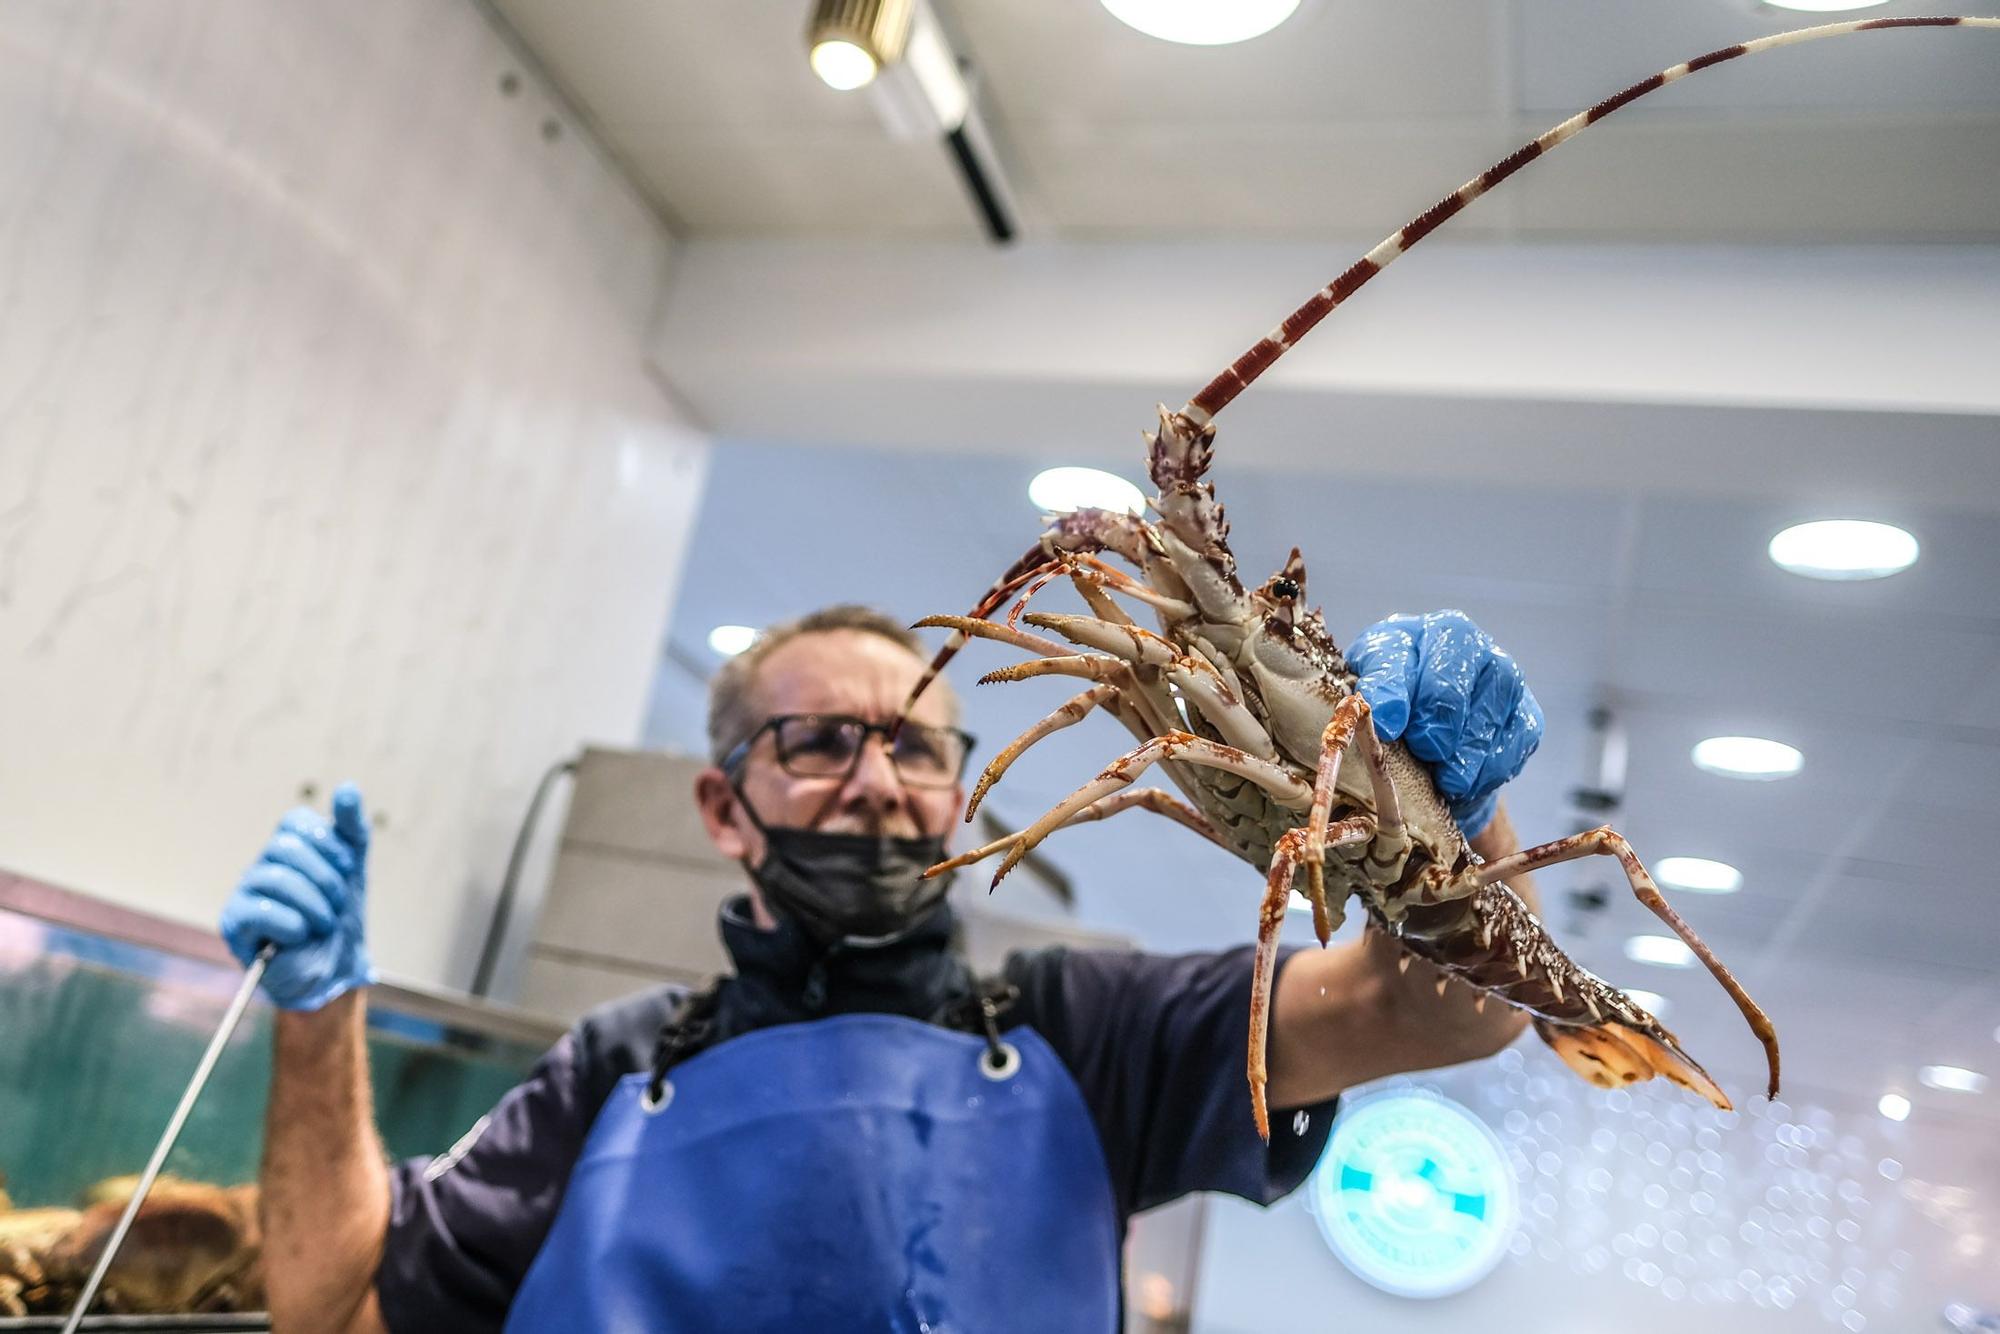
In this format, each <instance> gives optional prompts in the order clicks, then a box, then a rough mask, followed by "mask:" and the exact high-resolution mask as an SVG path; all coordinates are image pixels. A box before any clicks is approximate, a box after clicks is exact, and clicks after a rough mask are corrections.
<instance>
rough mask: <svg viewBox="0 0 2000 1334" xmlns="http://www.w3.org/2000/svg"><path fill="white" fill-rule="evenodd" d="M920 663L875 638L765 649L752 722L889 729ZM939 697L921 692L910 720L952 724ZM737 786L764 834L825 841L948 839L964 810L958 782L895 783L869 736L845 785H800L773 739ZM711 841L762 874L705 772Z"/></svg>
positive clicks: (736, 807)
mask: <svg viewBox="0 0 2000 1334" xmlns="http://www.w3.org/2000/svg"><path fill="white" fill-rule="evenodd" d="M923 670H924V669H923V664H922V663H920V662H919V661H918V660H917V659H916V658H914V657H912V656H911V655H910V654H909V653H908V652H907V651H905V650H904V649H902V648H900V647H898V646H897V645H895V644H893V643H891V642H890V641H889V640H887V639H884V638H883V637H882V636H881V635H876V634H869V633H866V632H864V631H860V630H828V631H822V632H818V633H814V634H804V635H800V636H798V637H797V638H795V639H790V640H787V641H786V642H785V643H783V644H781V645H779V646H778V647H777V648H776V649H774V650H772V652H771V654H770V656H769V657H767V658H765V659H764V661H763V662H762V663H760V664H759V666H758V670H757V679H756V683H755V685H754V687H753V691H752V696H753V699H754V701H755V703H756V705H757V721H758V722H760V723H761V722H762V721H763V720H764V719H766V718H770V717H774V716H776V715H778V714H786V713H844V714H850V715H852V716H854V717H856V718H863V719H866V720H868V721H870V722H878V723H887V722H890V721H891V720H893V719H894V718H895V716H896V713H897V711H898V710H899V709H901V708H902V707H903V701H904V700H905V699H908V698H909V694H910V691H911V690H912V689H913V688H914V687H915V686H916V684H917V679H918V678H919V677H920V676H922V675H923ZM948 713H949V709H948V706H947V703H946V695H945V692H944V690H943V689H941V688H934V689H931V690H927V691H925V692H924V697H923V698H922V699H920V700H918V701H917V706H916V708H915V709H914V710H913V711H912V713H911V715H910V717H911V720H912V721H913V722H918V723H928V724H931V725H933V726H944V725H946V724H947V723H948V722H949V721H950V720H949V717H948ZM736 779H737V785H738V786H739V787H741V788H742V790H743V794H744V796H746V797H748V798H749V800H750V804H751V805H753V806H755V807H756V809H757V814H758V815H759V816H760V817H761V818H762V819H763V821H764V823H765V824H767V825H784V826H790V827H795V828H810V829H819V830H823V831H825V832H827V833H846V834H886V835H889V836H891V837H896V838H919V837H933V836H938V835H943V834H947V833H949V832H950V830H951V828H952V826H953V824H954V823H955V821H956V818H957V816H958V813H959V810H960V809H961V808H962V807H963V806H964V804H965V787H964V784H963V783H954V784H952V785H951V786H950V787H943V788H937V787H909V786H906V785H905V784H904V783H903V781H902V779H901V778H899V777H898V776H897V773H896V769H895V766H894V765H892V764H891V763H890V762H889V755H888V752H887V750H886V749H885V748H884V745H883V742H882V738H881V737H880V736H870V737H869V738H868V740H867V741H866V743H865V744H864V745H863V747H862V751H861V755H860V758H859V759H858V760H857V761H856V762H855V766H854V771H853V772H852V773H850V774H849V775H848V776H847V777H846V778H845V779H840V778H801V777H799V776H797V775H795V774H791V773H788V772H786V771H785V769H784V767H783V766H782V765H780V764H779V763H778V755H777V749H776V739H775V738H774V737H773V736H772V735H771V734H770V733H769V732H766V733H765V734H764V735H762V736H760V737H758V738H757V741H756V743H755V744H754V745H753V746H752V747H751V749H750V753H749V755H748V757H746V758H745V760H744V761H743V764H742V767H741V768H739V769H738V770H737V774H736ZM696 794H697V796H698V798H699V799H700V801H701V806H702V814H703V817H704V819H705V821H706V823H707V825H708V832H709V837H710V838H711V839H712V840H713V841H714V843H715V846H716V849H717V850H718V851H719V852H721V853H722V854H723V855H724V856H725V857H728V858H730V859H731V860H734V861H743V860H747V861H748V862H749V864H750V865H752V866H757V865H761V864H762V862H763V860H764V840H763V836H762V835H760V834H759V833H758V832H757V828H756V826H755V825H753V824H751V823H750V821H749V819H748V818H747V817H746V816H745V815H744V814H743V811H742V808H741V803H739V802H737V801H736V800H735V797H734V794H733V793H731V792H730V791H729V787H728V780H727V778H726V776H725V775H724V774H723V773H722V771H721V770H720V769H711V770H709V771H707V772H705V773H704V774H703V775H702V777H701V780H700V782H699V783H698V785H697V787H696Z"/></svg>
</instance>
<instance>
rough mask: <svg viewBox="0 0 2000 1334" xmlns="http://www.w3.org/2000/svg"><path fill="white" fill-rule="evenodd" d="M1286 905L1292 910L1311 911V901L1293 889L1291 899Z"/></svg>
mask: <svg viewBox="0 0 2000 1334" xmlns="http://www.w3.org/2000/svg"><path fill="white" fill-rule="evenodd" d="M1288 906H1289V907H1290V909H1291V911H1293V912H1311V911H1312V910H1313V901H1312V900H1311V899H1309V898H1307V897H1306V896H1305V895H1303V894H1301V893H1299V892H1298V891H1297V890H1296V889H1295V890H1293V891H1292V901H1291V903H1290V904H1289V905H1288Z"/></svg>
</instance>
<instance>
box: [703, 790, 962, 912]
mask: <svg viewBox="0 0 2000 1334" xmlns="http://www.w3.org/2000/svg"><path fill="white" fill-rule="evenodd" d="M735 791H736V799H737V800H738V801H739V802H742V803H743V813H744V814H745V815H748V816H749V817H750V823H751V824H754V825H756V826H757V831H758V832H759V833H761V834H762V835H763V836H764V864H763V865H762V866H751V865H749V863H747V862H746V863H745V864H744V869H745V870H746V871H748V872H749V873H750V878H751V879H752V880H755V881H756V882H757V888H758V889H760V890H762V891H763V893H764V901H765V902H766V903H768V904H769V905H770V906H771V908H772V910H773V911H775V912H780V913H784V914H785V915H787V916H789V917H791V918H793V919H794V920H796V921H797V922H798V923H799V924H800V925H801V926H803V927H805V929H806V930H807V931H808V932H809V933H810V934H811V935H812V936H813V937H814V939H816V940H818V941H819V942H820V943H821V944H831V943H832V942H834V941H837V940H856V941H881V940H887V939H893V938H894V937H896V936H900V935H902V934H903V933H905V932H907V931H910V930H911V929H913V928H915V927H916V926H917V925H918V924H919V923H921V922H922V921H923V920H924V919H925V918H927V917H929V916H930V914H931V912H932V911H933V910H934V909H935V908H936V907H937V906H938V904H940V903H942V902H943V901H944V895H945V891H946V890H948V889H950V888H951V882H952V879H953V877H954V876H956V875H957V872H956V871H953V872H950V873H948V874H945V875H941V876H937V877H935V878H933V879H930V880H926V879H924V878H923V873H924V868H925V867H928V866H935V865H936V864H937V863H939V862H941V861H943V860H944V857H945V851H944V839H943V837H942V836H940V837H936V838H891V837H889V836H887V835H881V834H830V833H826V832H823V831H821V830H818V829H793V828H788V827H785V826H776V827H774V826H771V825H767V824H765V823H764V821H763V820H762V819H761V818H760V817H759V816H758V814H757V810H756V808H755V807H753V806H752V805H751V804H750V803H749V801H748V800H747V799H745V797H744V796H743V790H742V789H741V788H736V789H735Z"/></svg>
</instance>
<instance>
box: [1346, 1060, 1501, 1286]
mask: <svg viewBox="0 0 2000 1334" xmlns="http://www.w3.org/2000/svg"><path fill="white" fill-rule="evenodd" d="M1517 1190H1518V1188H1517V1187H1516V1185H1515V1182H1514V1172H1513V1169H1512V1168H1511V1167H1510V1165H1509V1164H1508V1162H1507V1155H1506V1152H1505V1151H1504V1150H1503V1149H1502V1148H1501V1146H1500V1141H1499V1139H1498V1138H1496V1137H1495V1136H1494V1134H1493V1132H1492V1131H1491V1130H1490V1129H1488V1128H1487V1126H1486V1123H1485V1122H1483V1121H1481V1120H1480V1119H1479V1118H1478V1117H1477V1116H1474V1115H1473V1114H1472V1113H1471V1112H1469V1111H1467V1110H1466V1109H1465V1108H1463V1107H1461V1106H1459V1105H1458V1104H1457V1103H1455V1102H1452V1101H1451V1100H1450V1099H1448V1098H1443V1097H1440V1096H1438V1095H1437V1094H1435V1093H1431V1092H1429V1091H1427V1090H1417V1089H1396V1090H1391V1091H1389V1092H1386V1093H1377V1094H1372V1095H1368V1096H1364V1097H1362V1098H1359V1099H1356V1100H1353V1101H1351V1102H1350V1101H1348V1100H1346V1099H1343V1100H1342V1102H1341V1106H1340V1115H1339V1117H1338V1119H1336V1120H1335V1122H1334V1126H1333V1135H1332V1137H1331V1138H1330V1139H1329V1140H1328V1141H1327V1146H1326V1151H1325V1152H1324V1153H1323V1154H1321V1155H1320V1160H1319V1165H1318V1166H1316V1167H1315V1168H1313V1174H1312V1181H1311V1183H1310V1184H1309V1185H1308V1187H1307V1190H1306V1204H1307V1207H1308V1208H1309V1209H1310V1210H1311V1211H1312V1214H1313V1218H1314V1220H1315V1221H1316V1222H1318V1224H1319V1231H1320V1236H1321V1237H1323V1238H1324V1239H1325V1240H1326V1244H1327V1246H1328V1247H1329V1248H1331V1249H1332V1251H1333V1253H1334V1254H1335V1255H1336V1256H1338V1257H1340V1260H1341V1263H1343V1264H1345V1265H1346V1266H1347V1267H1348V1268H1349V1269H1350V1270H1352V1271H1353V1272H1354V1273H1355V1274H1356V1275H1357V1276H1358V1277H1360V1278H1362V1279H1363V1280H1365V1281H1366V1282H1368V1283H1371V1284H1373V1285H1374V1286H1375V1287H1378V1288H1380V1289H1382V1290H1383V1291H1384V1292H1390V1293H1394V1294H1395V1295H1396V1296H1398V1297H1443V1296H1447V1295H1449V1294H1451V1293H1454V1292H1462V1291H1464V1290H1465V1289H1466V1288H1469V1287H1471V1286H1472V1285H1473V1284H1474V1283H1477V1282H1478V1281H1479V1280H1480V1279H1482V1278H1484V1277H1486V1275H1487V1274H1489V1273H1491V1272H1492V1270H1493V1267H1494V1266H1495V1265H1497V1264H1498V1263H1500V1260H1501V1258H1502V1257H1503V1256H1504V1255H1505V1254H1506V1252H1507V1245H1508V1243H1509V1242H1510V1241H1511V1240H1512V1239H1513V1236H1514V1230H1515V1227H1516V1225H1517V1220H1518V1217H1519V1214H1518V1206H1517V1199H1518V1195H1517Z"/></svg>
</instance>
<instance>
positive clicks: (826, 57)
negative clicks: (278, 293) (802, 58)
mask: <svg viewBox="0 0 2000 1334" xmlns="http://www.w3.org/2000/svg"><path fill="white" fill-rule="evenodd" d="M914 12H915V0H818V3H817V4H815V5H814V6H813V12H812V17H811V18H810V19H808V20H807V21H806V50H807V51H808V52H810V53H811V54H810V55H808V57H807V59H808V60H809V61H810V62H811V63H812V68H813V73H815V74H817V75H819V77H820V81H821V82H822V83H824V84H826V86H827V87H829V88H837V89H839V90H840V91H841V92H847V91H849V90H851V89H854V88H860V87H862V86H863V85H865V84H867V83H869V82H870V81H872V80H873V79H874V77H875V73H876V71H877V70H879V69H881V68H882V67H883V66H884V65H893V64H894V63H895V62H896V61H898V60H900V59H901V58H902V55H903V47H904V45H905V44H906V43H907V42H908V41H909V40H910V16H911V15H912V14H913V13H914Z"/></svg>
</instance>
